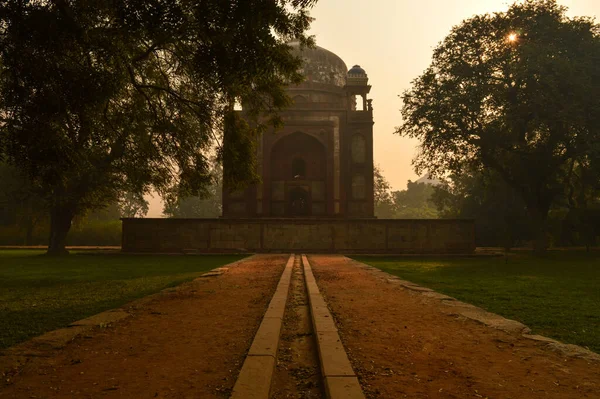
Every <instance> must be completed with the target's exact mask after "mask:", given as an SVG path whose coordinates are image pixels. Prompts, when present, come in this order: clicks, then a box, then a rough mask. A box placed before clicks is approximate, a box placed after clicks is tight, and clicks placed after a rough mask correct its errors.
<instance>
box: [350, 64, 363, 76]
mask: <svg viewBox="0 0 600 399" xmlns="http://www.w3.org/2000/svg"><path fill="white" fill-rule="evenodd" d="M366 74H367V72H365V70H364V69H362V68H361V67H360V65H354V66H353V67H352V69H350V70H349V71H348V75H366Z"/></svg>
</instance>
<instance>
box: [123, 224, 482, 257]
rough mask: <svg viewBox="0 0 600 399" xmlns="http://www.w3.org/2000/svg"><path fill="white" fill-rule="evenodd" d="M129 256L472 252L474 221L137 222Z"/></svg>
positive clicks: (130, 229)
mask: <svg viewBox="0 0 600 399" xmlns="http://www.w3.org/2000/svg"><path fill="white" fill-rule="evenodd" d="M122 221H123V238H122V249H123V251H124V252H170V253H177V252H179V253H195V252H197V253H219V252H236V253H240V252H241V253H243V252H249V253H268V252H294V251H296V252H298V251H302V252H306V253H370V254H386V253H387V254H404V253H407V254H410V253H412V254H421V253H422V254H468V253H472V252H473V251H474V250H475V226H474V222H473V221H472V220H459V219H431V220H422V219H420V220H408V219H149V218H146V219H132V218H125V219H122Z"/></svg>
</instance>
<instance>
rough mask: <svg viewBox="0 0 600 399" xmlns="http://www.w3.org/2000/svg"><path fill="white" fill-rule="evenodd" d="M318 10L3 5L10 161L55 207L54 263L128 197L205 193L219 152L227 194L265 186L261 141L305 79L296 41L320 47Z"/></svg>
mask: <svg viewBox="0 0 600 399" xmlns="http://www.w3.org/2000/svg"><path fill="white" fill-rule="evenodd" d="M312 3H314V0H278V1H272V0H230V1H222V0H199V1H191V0H168V1H167V0H124V1H111V0H9V1H3V2H0V158H4V159H5V160H6V161H7V162H8V163H10V164H11V165H15V166H17V167H18V168H19V169H20V170H21V171H22V173H23V174H24V175H26V176H27V177H28V178H29V180H30V181H31V184H32V186H34V188H35V189H36V191H37V192H39V193H40V194H41V196H42V199H43V200H44V201H45V202H46V204H47V206H48V209H50V219H51V222H50V223H51V234H50V240H49V247H48V252H49V253H56V254H60V253H65V239H66V236H67V233H68V231H69V229H70V226H71V222H72V220H73V218H74V217H75V216H77V215H81V214H85V213H86V211H88V210H90V209H94V208H98V207H102V206H104V205H106V204H108V203H111V202H115V201H117V200H118V198H119V195H120V194H121V193H123V192H130V193H138V194H143V193H147V192H149V191H150V190H151V189H154V190H156V191H158V192H159V193H160V194H162V195H168V194H169V193H172V192H175V191H177V192H180V191H182V190H183V191H186V192H189V193H192V194H193V193H197V192H199V191H201V190H202V189H203V187H205V186H206V185H207V184H210V173H209V167H210V161H209V157H210V155H211V154H212V150H213V149H214V146H215V145H216V146H217V148H218V151H219V155H220V156H221V158H222V159H223V161H225V162H232V163H235V165H236V167H235V168H230V172H231V173H228V174H227V175H226V176H225V177H224V179H225V181H226V183H227V184H228V186H231V187H235V186H236V185H239V184H242V183H244V182H245V181H249V180H252V179H254V178H255V177H256V176H255V175H254V170H255V168H254V159H253V155H254V145H255V141H256V138H257V137H258V136H259V135H260V133H262V132H264V131H265V129H267V127H268V126H269V125H278V124H279V123H280V120H279V119H278V118H277V111H278V110H279V109H281V108H282V107H284V106H286V105H287V104H288V103H289V99H288V97H287V96H286V94H285V91H284V85H285V84H287V83H290V82H299V81H300V80H301V79H302V77H301V75H300V74H299V73H298V69H299V66H300V65H301V61H300V59H299V58H297V57H295V56H293V55H292V54H291V53H290V51H289V50H290V49H289V46H287V45H286V42H287V41H289V40H290V39H292V38H297V39H300V40H301V42H302V43H304V44H306V43H308V42H309V40H308V39H307V37H306V36H305V35H304V32H305V31H306V29H307V28H308V26H309V23H310V17H309V16H308V14H307V7H309V6H310V5H311V4H312ZM235 104H243V105H244V109H245V111H246V112H245V118H246V119H245V120H241V119H240V118H239V116H238V115H237V113H235V112H233V110H234V106H235Z"/></svg>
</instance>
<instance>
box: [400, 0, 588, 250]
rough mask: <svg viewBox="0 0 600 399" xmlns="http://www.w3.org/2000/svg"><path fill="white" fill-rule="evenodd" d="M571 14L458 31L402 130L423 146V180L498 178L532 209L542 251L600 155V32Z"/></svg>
mask: <svg viewBox="0 0 600 399" xmlns="http://www.w3.org/2000/svg"><path fill="white" fill-rule="evenodd" d="M565 12H566V10H565V8H564V7H561V6H559V5H557V3H556V1H554V0H530V1H524V2H519V3H516V4H514V5H512V6H511V7H510V8H509V9H508V11H506V12H502V13H495V14H486V15H480V16H475V17H473V18H471V19H468V20H466V21H464V22H463V23H461V24H460V25H458V26H456V27H455V28H453V29H452V31H451V32H450V34H449V35H448V36H447V37H446V38H445V39H444V41H443V42H442V43H441V44H440V45H439V46H438V47H437V48H436V49H435V50H434V54H433V61H432V63H431V65H430V66H429V68H427V69H426V70H425V72H424V73H423V75H422V76H420V77H419V78H417V79H416V80H415V81H414V82H413V87H412V89H410V90H409V91H407V92H405V93H404V95H403V101H404V106H403V108H402V116H403V124H402V125H401V126H400V127H399V128H398V133H400V134H402V135H406V136H409V137H415V138H418V139H419V140H420V141H421V148H420V153H419V154H418V156H417V157H416V159H415V160H414V165H415V167H416V169H417V171H424V170H430V171H432V172H434V173H436V172H437V173H438V174H439V173H444V172H450V173H457V174H460V173H461V171H462V170H464V169H465V168H482V167H484V168H489V169H490V170H493V171H494V172H495V173H497V174H498V175H499V176H501V178H502V179H504V181H506V183H507V184H508V185H510V186H511V187H512V188H513V189H514V190H515V191H516V192H517V193H518V194H519V195H520V196H521V197H522V199H523V201H524V203H525V205H526V207H527V210H528V214H529V216H530V218H531V220H532V223H533V226H534V227H535V231H536V240H535V248H536V250H537V251H544V250H545V248H546V228H547V218H548V211H549V209H550V207H551V205H552V204H553V202H554V201H555V200H556V198H557V197H558V196H560V195H561V194H562V193H563V192H564V187H565V186H566V185H567V184H568V183H569V182H568V179H569V171H570V170H571V166H572V165H573V164H576V165H592V164H597V162H598V157H599V152H600V151H599V149H600V148H599V146H598V142H600V135H599V129H600V38H599V33H600V29H599V27H598V25H596V24H595V23H594V22H593V20H592V19H590V18H568V17H567V16H566V14H565Z"/></svg>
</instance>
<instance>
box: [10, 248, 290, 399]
mask: <svg viewBox="0 0 600 399" xmlns="http://www.w3.org/2000/svg"><path fill="white" fill-rule="evenodd" d="M287 259H288V256H287V255H263V256H257V257H254V258H251V259H250V260H249V261H246V262H242V263H239V264H238V265H237V266H234V267H232V268H230V269H229V270H228V271H227V273H225V274H223V275H221V276H218V277H211V278H204V279H198V280H196V281H194V282H192V283H189V284H186V285H184V286H183V287H181V289H179V290H177V291H174V292H171V293H168V294H166V295H160V296H159V297H158V299H156V300H152V301H151V302H149V303H147V304H145V305H143V306H141V307H139V308H137V309H135V308H134V309H133V310H132V309H130V310H132V311H133V312H134V315H133V316H132V317H129V318H128V319H125V320H123V321H121V322H118V323H116V324H115V325H114V326H111V327H107V328H96V329H94V330H92V331H91V332H89V333H86V334H85V335H84V336H82V337H79V338H77V339H76V340H75V341H73V342H72V343H70V344H69V345H67V346H66V347H65V348H64V349H62V350H59V351H56V352H55V353H53V354H52V356H50V357H41V358H34V359H32V360H31V361H30V362H29V363H28V364H27V365H26V366H25V368H24V369H23V370H22V371H21V372H20V374H18V375H16V376H11V377H10V378H5V379H4V380H3V381H1V382H0V398H2V399H4V398H226V397H229V394H230V392H231V389H232V388H233V385H234V383H235V378H236V377H237V374H238V373H239V370H240V368H241V365H242V363H243V361H244V356H245V353H246V352H247V350H248V348H249V347H250V344H251V342H252V339H253V337H254V334H255V333H256V330H257V329H258V326H259V324H260V321H261V318H262V315H263V313H264V312H265V310H266V307H267V304H268V301H269V300H270V298H271V296H272V295H273V293H274V291H275V286H276V284H277V282H278V280H279V278H280V276H281V273H282V272H283V268H284V267H285V263H286V261H287ZM7 380H8V382H7Z"/></svg>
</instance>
